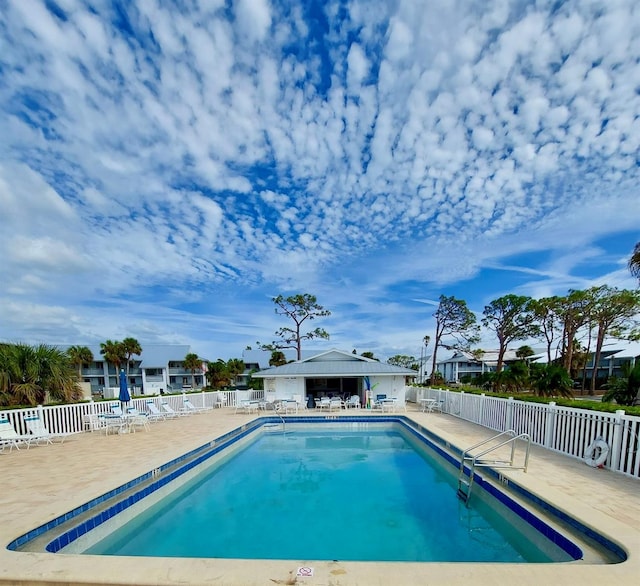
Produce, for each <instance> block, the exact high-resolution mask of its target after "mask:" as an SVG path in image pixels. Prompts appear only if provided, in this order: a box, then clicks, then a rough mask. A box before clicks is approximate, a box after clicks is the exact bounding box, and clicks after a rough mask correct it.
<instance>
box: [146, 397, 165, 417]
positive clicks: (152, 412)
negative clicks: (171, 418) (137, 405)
mask: <svg viewBox="0 0 640 586" xmlns="http://www.w3.org/2000/svg"><path fill="white" fill-rule="evenodd" d="M167 416H168V413H165V412H163V411H160V409H158V406H157V405H156V404H155V403H154V402H153V400H149V401H147V417H148V418H149V421H159V420H161V419H166V418H167Z"/></svg>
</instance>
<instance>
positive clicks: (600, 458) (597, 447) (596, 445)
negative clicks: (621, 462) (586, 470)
mask: <svg viewBox="0 0 640 586" xmlns="http://www.w3.org/2000/svg"><path fill="white" fill-rule="evenodd" d="M608 455H609V444H608V443H607V442H605V441H604V440H603V439H602V438H601V437H599V438H597V439H595V440H594V441H593V442H592V443H591V444H590V445H589V446H588V447H587V449H586V450H585V452H584V461H585V462H586V463H587V464H588V465H589V466H592V467H593V468H602V467H603V465H604V463H605V462H606V461H607V456H608Z"/></svg>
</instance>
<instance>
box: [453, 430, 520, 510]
mask: <svg viewBox="0 0 640 586" xmlns="http://www.w3.org/2000/svg"><path fill="white" fill-rule="evenodd" d="M505 435H506V436H509V438H508V439H506V440H504V441H501V442H500V443H498V444H495V445H492V446H490V447H488V448H487V449H485V450H483V451H482V452H480V453H479V454H475V455H471V451H472V450H474V449H476V448H479V447H480V446H483V445H486V444H488V443H490V442H494V441H495V440H497V439H498V438H500V437H503V436H505ZM518 440H526V442H527V443H526V450H525V457H524V464H523V465H522V466H514V465H513V462H514V459H515V449H516V442H517V441H518ZM508 444H511V457H510V458H509V460H481V459H480V458H482V457H483V456H486V455H487V454H489V453H491V452H493V451H495V450H497V449H498V448H501V447H503V446H506V445H508ZM530 452H531V436H529V434H528V433H521V434H519V435H516V432H515V430H513V429H509V430H507V431H503V432H501V433H499V434H497V435H494V436H492V437H490V438H488V439H486V440H482V441H481V442H478V443H477V444H474V445H473V446H471V447H469V448H467V449H466V450H464V452H462V458H461V460H460V472H459V474H458V496H459V497H460V498H461V499H463V500H464V501H465V502H467V501H468V500H469V497H470V496H471V489H472V488H473V481H474V476H475V469H476V467H482V466H492V467H494V468H511V469H515V470H523V471H524V472H526V471H527V469H528V467H529V454H530ZM466 462H471V465H470V468H469V480H468V481H466V480H465V474H464V470H465V463H466ZM464 485H466V486H467V490H466V492H465V491H464V490H463V488H462V487H463V486H464Z"/></svg>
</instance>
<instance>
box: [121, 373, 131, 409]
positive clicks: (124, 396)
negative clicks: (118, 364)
mask: <svg viewBox="0 0 640 586" xmlns="http://www.w3.org/2000/svg"><path fill="white" fill-rule="evenodd" d="M118 399H120V403H128V402H129V401H131V395H129V387H128V386H127V373H126V372H125V371H124V368H123V369H121V370H120V395H119V396H118Z"/></svg>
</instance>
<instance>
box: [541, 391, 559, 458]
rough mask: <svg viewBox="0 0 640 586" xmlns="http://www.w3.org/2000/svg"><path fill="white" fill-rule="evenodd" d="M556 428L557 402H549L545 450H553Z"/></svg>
mask: <svg viewBox="0 0 640 586" xmlns="http://www.w3.org/2000/svg"><path fill="white" fill-rule="evenodd" d="M555 426H556V402H555V401H549V404H548V405H547V415H546V418H545V422H544V442H543V444H542V445H543V446H544V447H545V448H551V447H552V446H553V434H554V433H555Z"/></svg>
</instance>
